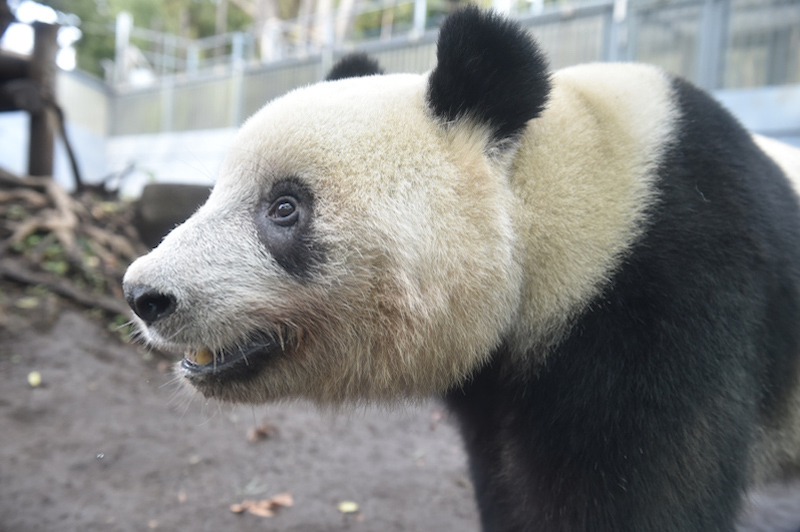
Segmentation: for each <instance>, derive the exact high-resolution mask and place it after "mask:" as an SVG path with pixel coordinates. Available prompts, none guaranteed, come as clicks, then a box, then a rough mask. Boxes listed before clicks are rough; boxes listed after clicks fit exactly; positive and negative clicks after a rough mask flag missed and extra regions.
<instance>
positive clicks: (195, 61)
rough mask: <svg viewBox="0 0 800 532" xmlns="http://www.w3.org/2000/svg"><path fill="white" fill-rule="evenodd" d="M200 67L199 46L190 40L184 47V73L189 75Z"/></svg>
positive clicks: (195, 72)
mask: <svg viewBox="0 0 800 532" xmlns="http://www.w3.org/2000/svg"><path fill="white" fill-rule="evenodd" d="M199 69H200V48H198V47H197V44H196V43H195V42H194V41H192V42H191V43H189V45H188V46H187V48H186V73H187V74H189V75H190V76H191V75H194V74H197V71H198V70H199Z"/></svg>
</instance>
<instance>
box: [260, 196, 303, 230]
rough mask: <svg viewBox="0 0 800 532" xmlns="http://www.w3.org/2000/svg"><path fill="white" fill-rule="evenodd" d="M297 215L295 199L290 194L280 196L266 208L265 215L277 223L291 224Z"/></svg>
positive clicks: (294, 221)
mask: <svg viewBox="0 0 800 532" xmlns="http://www.w3.org/2000/svg"><path fill="white" fill-rule="evenodd" d="M298 216H299V211H298V209H297V200H296V199H295V198H293V197H291V196H281V197H280V198H278V199H276V200H275V201H274V202H273V203H272V205H270V207H269V210H267V217H269V218H270V219H271V220H272V221H273V222H275V223H276V224H278V225H287V226H288V225H293V224H294V223H296V222H297V218H298Z"/></svg>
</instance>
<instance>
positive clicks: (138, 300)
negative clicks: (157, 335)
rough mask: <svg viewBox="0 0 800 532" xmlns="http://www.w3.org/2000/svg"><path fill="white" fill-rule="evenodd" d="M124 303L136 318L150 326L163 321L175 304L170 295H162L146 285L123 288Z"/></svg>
mask: <svg viewBox="0 0 800 532" xmlns="http://www.w3.org/2000/svg"><path fill="white" fill-rule="evenodd" d="M123 290H124V292H125V301H127V302H128V305H130V307H131V308H132V309H133V311H134V312H135V313H136V315H137V316H139V317H140V318H142V319H143V320H144V321H145V322H146V323H148V324H150V323H153V322H156V321H158V320H161V319H164V318H166V317H167V316H169V315H170V314H172V313H173V312H175V307H176V306H177V302H176V301H175V297H174V296H172V295H170V294H162V293H161V292H159V291H158V290H155V289H153V288H151V287H149V286H146V285H133V286H127V285H126V286H124V287H123Z"/></svg>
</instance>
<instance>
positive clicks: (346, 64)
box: [325, 52, 383, 81]
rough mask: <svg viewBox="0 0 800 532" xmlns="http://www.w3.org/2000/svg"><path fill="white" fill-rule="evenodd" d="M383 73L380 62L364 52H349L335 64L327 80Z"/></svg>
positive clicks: (326, 77)
mask: <svg viewBox="0 0 800 532" xmlns="http://www.w3.org/2000/svg"><path fill="white" fill-rule="evenodd" d="M376 74H383V69H382V68H381V66H380V65H379V64H378V62H377V61H376V60H375V59H373V58H372V57H370V56H368V55H367V54H365V53H363V52H356V53H352V54H347V55H346V56H344V57H342V58H341V59H339V61H338V62H337V63H336V64H335V65H333V68H332V69H331V71H330V72H328V75H327V76H325V81H334V80H337V79H344V78H359V77H361V76H373V75H376Z"/></svg>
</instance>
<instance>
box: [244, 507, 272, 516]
mask: <svg viewBox="0 0 800 532" xmlns="http://www.w3.org/2000/svg"><path fill="white" fill-rule="evenodd" d="M247 511H248V512H250V513H251V514H253V515H257V516H259V517H272V516H274V515H275V512H273V511H272V509H270V508H269V507H267V506H260V505H259V506H251V507H250V508H248V509H247Z"/></svg>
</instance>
